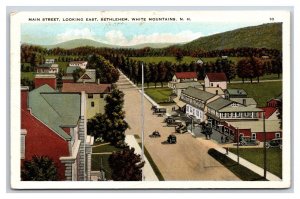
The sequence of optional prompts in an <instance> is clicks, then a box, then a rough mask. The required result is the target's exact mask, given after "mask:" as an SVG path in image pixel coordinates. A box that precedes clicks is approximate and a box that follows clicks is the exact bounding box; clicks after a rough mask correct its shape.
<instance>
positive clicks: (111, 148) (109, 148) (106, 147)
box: [93, 144, 122, 153]
mask: <svg viewBox="0 0 300 199" xmlns="http://www.w3.org/2000/svg"><path fill="white" fill-rule="evenodd" d="M121 150H122V149H120V148H116V147H115V146H113V145H110V144H105V145H101V146H96V147H93V153H105V152H113V151H121Z"/></svg>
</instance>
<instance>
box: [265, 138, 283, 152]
mask: <svg viewBox="0 0 300 199" xmlns="http://www.w3.org/2000/svg"><path fill="white" fill-rule="evenodd" d="M275 147H279V148H280V149H282V138H275V139H273V140H270V141H269V142H267V143H266V148H267V149H268V148H275Z"/></svg>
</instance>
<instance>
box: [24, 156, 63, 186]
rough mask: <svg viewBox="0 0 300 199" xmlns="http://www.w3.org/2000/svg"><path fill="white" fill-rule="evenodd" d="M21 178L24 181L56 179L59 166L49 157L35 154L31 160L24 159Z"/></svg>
mask: <svg viewBox="0 0 300 199" xmlns="http://www.w3.org/2000/svg"><path fill="white" fill-rule="evenodd" d="M21 179H22V180H23V181H56V180H57V168H56V166H55V164H54V162H53V160H52V159H50V158H49V157H47V156H33V157H32V159H31V160H30V161H24V163H23V166H22V169H21Z"/></svg>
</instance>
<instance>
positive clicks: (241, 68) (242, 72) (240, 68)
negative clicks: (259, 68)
mask: <svg viewBox="0 0 300 199" xmlns="http://www.w3.org/2000/svg"><path fill="white" fill-rule="evenodd" d="M246 67H247V66H246V60H245V59H241V60H240V61H239V62H238V64H237V75H238V76H239V77H240V78H242V81H243V83H244V81H245V78H246V77H247V74H246Z"/></svg>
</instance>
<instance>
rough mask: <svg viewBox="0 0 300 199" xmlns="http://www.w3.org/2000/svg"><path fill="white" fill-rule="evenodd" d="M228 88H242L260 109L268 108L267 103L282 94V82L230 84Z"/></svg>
mask: <svg viewBox="0 0 300 199" xmlns="http://www.w3.org/2000/svg"><path fill="white" fill-rule="evenodd" d="M228 88H242V89H244V90H245V91H246V92H247V94H248V97H252V98H254V99H255V100H256V102H257V106H258V107H264V106H266V102H267V101H268V100H270V99H272V98H274V97H277V96H279V95H280V94H281V93H282V82H281V81H278V82H260V83H252V84H250V83H244V84H243V83H237V84H233V83H231V84H228Z"/></svg>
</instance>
